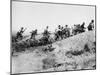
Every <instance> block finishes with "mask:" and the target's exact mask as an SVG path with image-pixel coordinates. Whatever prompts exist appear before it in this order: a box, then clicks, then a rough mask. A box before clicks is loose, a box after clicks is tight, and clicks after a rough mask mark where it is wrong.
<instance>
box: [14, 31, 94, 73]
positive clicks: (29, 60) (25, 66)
mask: <svg viewBox="0 0 100 75" xmlns="http://www.w3.org/2000/svg"><path fill="white" fill-rule="evenodd" d="M52 46H53V48H54V50H53V51H43V50H42V49H43V48H44V47H46V46H41V47H37V48H28V49H26V51H24V52H21V53H15V54H14V56H12V73H31V72H32V73H34V72H47V71H49V72H50V71H68V70H85V69H86V70H87V69H95V68H96V59H95V58H96V52H95V50H96V40H95V32H94V31H87V32H84V33H81V34H77V35H75V36H72V37H70V38H67V39H64V40H61V41H57V42H55V43H53V44H52Z"/></svg>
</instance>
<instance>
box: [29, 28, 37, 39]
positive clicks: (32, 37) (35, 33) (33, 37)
mask: <svg viewBox="0 0 100 75" xmlns="http://www.w3.org/2000/svg"><path fill="white" fill-rule="evenodd" d="M30 33H31V38H30V39H34V40H35V36H36V35H37V29H36V30H34V31H32V32H30Z"/></svg>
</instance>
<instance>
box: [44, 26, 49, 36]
mask: <svg viewBox="0 0 100 75" xmlns="http://www.w3.org/2000/svg"><path fill="white" fill-rule="evenodd" d="M49 34H50V33H49V31H48V26H47V27H46V29H45V30H44V33H43V36H45V37H48V38H49V36H50V35H49Z"/></svg>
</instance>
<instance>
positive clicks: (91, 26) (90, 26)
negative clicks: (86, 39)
mask: <svg viewBox="0 0 100 75" xmlns="http://www.w3.org/2000/svg"><path fill="white" fill-rule="evenodd" d="M87 28H88V30H89V31H90V30H93V29H94V20H91V22H90V24H89V25H88V27H87Z"/></svg>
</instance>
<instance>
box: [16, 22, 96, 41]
mask: <svg viewBox="0 0 100 75" xmlns="http://www.w3.org/2000/svg"><path fill="white" fill-rule="evenodd" d="M84 26H85V22H83V23H82V24H81V25H80V24H79V25H74V28H73V30H72V33H73V34H74V35H76V34H77V33H81V32H85V29H86V28H85V27H84ZM48 28H49V26H47V27H46V29H45V30H44V32H43V33H42V34H43V39H44V41H45V40H46V41H48V39H49V38H50V34H51V33H50V32H49V31H48ZM87 29H88V31H91V30H93V29H94V20H91V22H90V23H89V25H88V26H87ZM25 30H26V28H23V27H21V29H20V31H18V32H17V35H16V39H19V38H20V39H21V40H22V39H23V33H24V32H25ZM70 30H71V28H69V27H68V25H65V26H61V25H58V28H57V29H55V32H54V35H55V37H54V39H55V40H56V41H57V40H59V39H64V38H67V37H70V36H71V33H70ZM30 33H31V37H30V39H33V40H36V38H35V37H36V35H37V29H35V30H33V31H31V32H30Z"/></svg>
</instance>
